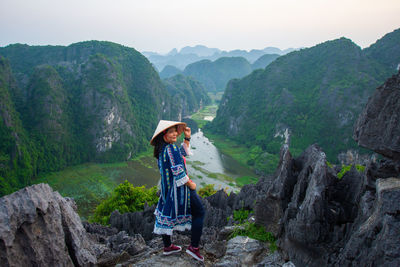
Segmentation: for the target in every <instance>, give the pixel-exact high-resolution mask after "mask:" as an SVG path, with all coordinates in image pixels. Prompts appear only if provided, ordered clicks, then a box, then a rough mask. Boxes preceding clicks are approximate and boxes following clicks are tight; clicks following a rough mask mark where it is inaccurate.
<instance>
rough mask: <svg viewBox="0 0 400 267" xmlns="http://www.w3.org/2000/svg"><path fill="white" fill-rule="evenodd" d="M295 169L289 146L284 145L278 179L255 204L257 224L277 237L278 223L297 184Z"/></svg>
mask: <svg viewBox="0 0 400 267" xmlns="http://www.w3.org/2000/svg"><path fill="white" fill-rule="evenodd" d="M293 168H294V162H293V160H292V156H291V154H290V152H289V146H288V145H284V146H283V147H282V149H281V157H280V163H279V166H278V169H277V172H276V178H275V179H274V180H273V182H272V184H271V185H270V187H269V188H268V191H267V193H266V194H265V195H261V196H260V197H259V198H258V199H257V202H256V204H255V218H256V223H257V224H260V225H264V226H265V227H266V231H267V232H271V233H272V234H274V235H275V236H276V235H277V234H278V230H279V225H278V222H279V220H280V218H282V216H283V213H284V210H285V209H286V207H287V204H288V201H289V200H290V197H291V195H292V191H293V186H294V184H295V183H296V177H295V176H294V171H293ZM266 203H268V205H266Z"/></svg>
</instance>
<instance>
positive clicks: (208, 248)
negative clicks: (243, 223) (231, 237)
mask: <svg viewBox="0 0 400 267" xmlns="http://www.w3.org/2000/svg"><path fill="white" fill-rule="evenodd" d="M204 252H206V253H207V254H211V255H212V256H213V257H215V258H216V259H219V258H221V257H222V256H224V255H225V252H226V241H225V240H222V241H214V242H211V243H206V244H204Z"/></svg>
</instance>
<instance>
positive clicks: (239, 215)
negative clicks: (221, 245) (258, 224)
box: [233, 209, 251, 223]
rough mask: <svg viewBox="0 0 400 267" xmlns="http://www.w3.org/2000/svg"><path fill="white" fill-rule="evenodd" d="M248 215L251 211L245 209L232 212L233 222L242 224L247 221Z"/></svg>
mask: <svg viewBox="0 0 400 267" xmlns="http://www.w3.org/2000/svg"><path fill="white" fill-rule="evenodd" d="M250 213H251V210H246V209H240V210H234V211H233V219H234V220H235V221H238V222H240V223H243V222H244V221H245V220H247V218H248V217H249V214H250Z"/></svg>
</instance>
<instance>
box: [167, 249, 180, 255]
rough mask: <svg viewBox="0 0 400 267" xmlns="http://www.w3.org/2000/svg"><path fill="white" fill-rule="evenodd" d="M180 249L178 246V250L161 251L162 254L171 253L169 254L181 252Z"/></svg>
mask: <svg viewBox="0 0 400 267" xmlns="http://www.w3.org/2000/svg"><path fill="white" fill-rule="evenodd" d="M181 251H182V248H180V249H179V250H172V251H168V252H165V251H164V252H163V255H171V254H174V253H178V252H181Z"/></svg>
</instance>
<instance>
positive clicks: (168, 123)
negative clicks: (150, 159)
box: [150, 120, 186, 146]
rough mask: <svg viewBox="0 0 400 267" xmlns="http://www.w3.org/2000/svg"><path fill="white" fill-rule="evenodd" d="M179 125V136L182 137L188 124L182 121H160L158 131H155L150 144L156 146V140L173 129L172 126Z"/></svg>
mask: <svg viewBox="0 0 400 267" xmlns="http://www.w3.org/2000/svg"><path fill="white" fill-rule="evenodd" d="M175 125H178V136H179V135H181V133H182V132H183V129H185V127H186V123H184V122H180V121H165V120H160V122H159V123H158V125H157V128H156V130H155V131H154V134H153V137H152V138H151V140H150V144H151V145H152V146H154V143H153V141H154V139H155V138H156V137H157V135H159V134H160V133H162V132H163V131H165V130H167V129H168V128H171V127H172V126H175Z"/></svg>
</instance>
